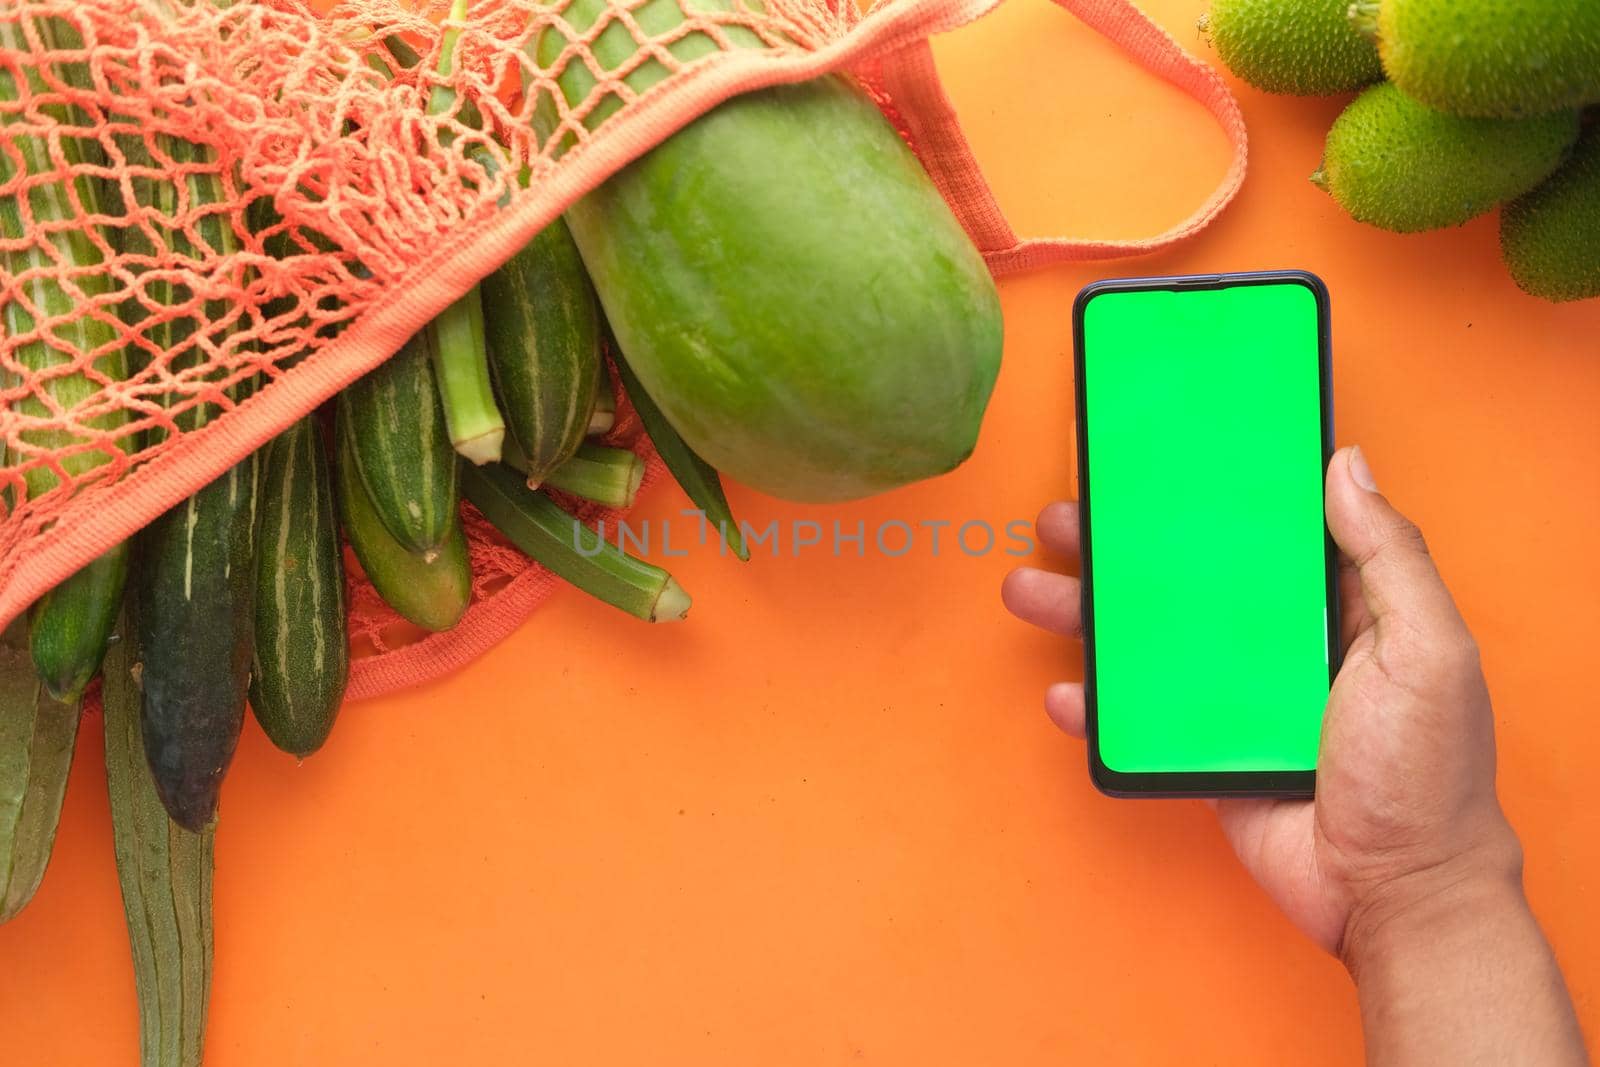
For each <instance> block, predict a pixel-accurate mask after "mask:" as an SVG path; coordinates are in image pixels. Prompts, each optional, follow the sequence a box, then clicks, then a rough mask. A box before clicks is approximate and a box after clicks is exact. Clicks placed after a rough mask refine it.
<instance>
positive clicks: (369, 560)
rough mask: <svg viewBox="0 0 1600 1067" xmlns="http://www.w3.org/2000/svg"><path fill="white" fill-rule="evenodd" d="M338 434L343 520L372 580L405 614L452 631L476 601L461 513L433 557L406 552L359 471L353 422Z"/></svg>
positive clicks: (422, 624) (338, 492)
mask: <svg viewBox="0 0 1600 1067" xmlns="http://www.w3.org/2000/svg"><path fill="white" fill-rule="evenodd" d="M334 436H335V438H336V443H337V448H336V455H335V457H334V477H335V479H336V481H337V486H336V489H335V493H334V496H335V497H336V498H337V499H338V502H339V520H340V522H341V523H342V524H343V526H344V532H345V536H346V537H348V538H349V539H350V547H351V548H352V549H353V550H354V551H355V554H356V559H357V560H359V561H360V562H361V569H362V570H363V571H365V572H366V575H367V579H368V580H369V581H371V582H372V585H373V588H375V589H376V590H377V591H378V595H379V596H381V597H383V599H384V601H385V602H386V603H387V604H388V605H389V606H390V607H391V608H394V610H395V611H397V612H399V613H400V615H401V617H402V618H404V619H406V620H407V621H409V622H412V623H415V624H416V625H418V626H420V627H422V628H423V629H425V630H432V631H434V632H436V633H437V632H440V631H443V630H448V629H450V628H451V627H452V626H454V625H455V624H456V623H458V622H460V621H461V616H462V615H464V614H466V611H467V606H468V604H470V603H471V601H472V563H471V560H469V559H468V557H467V539H466V535H465V534H463V533H462V530H461V521H460V519H459V517H458V518H457V519H456V521H455V523H454V524H453V525H452V526H451V527H450V533H449V536H447V537H446V538H445V540H444V543H443V544H441V545H440V546H439V548H438V549H437V550H436V551H435V552H434V553H433V556H432V558H431V559H430V558H427V557H425V556H423V555H422V554H420V553H417V552H409V551H407V550H406V547H405V546H404V545H402V544H401V543H400V542H398V541H396V540H395V539H394V538H393V537H392V536H390V534H389V531H388V529H387V528H385V527H384V525H383V522H382V520H381V519H379V518H378V512H377V508H376V507H375V506H374V505H373V503H372V499H371V498H370V497H369V496H367V491H366V487H365V486H363V485H362V484H361V479H360V477H359V476H358V475H357V474H356V471H355V461H354V459H353V452H354V448H353V446H352V445H351V443H350V431H349V426H348V424H347V423H345V422H344V421H343V420H342V419H341V420H340V422H339V426H338V430H337V432H336V433H335V435H334Z"/></svg>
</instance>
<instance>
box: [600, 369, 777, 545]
mask: <svg viewBox="0 0 1600 1067" xmlns="http://www.w3.org/2000/svg"><path fill="white" fill-rule="evenodd" d="M612 351H613V352H615V353H616V365H617V377H619V378H621V379H622V386H623V388H624V389H625V390H626V391H627V394H628V401H629V402H630V403H631V404H633V410H634V411H636V412H638V414H639V421H640V422H641V423H642V424H643V425H644V431H645V433H647V434H649V435H650V443H651V444H653V445H655V446H656V455H658V456H660V457H661V462H662V463H664V464H666V467H667V470H668V471H670V472H671V473H672V477H673V479H674V480H675V481H676V482H677V483H678V486H679V488H681V489H682V490H683V491H684V493H685V495H687V496H688V497H689V502H690V503H692V504H693V505H694V506H695V507H697V508H699V509H700V514H701V515H703V516H704V517H705V521H706V522H708V523H710V524H711V525H713V526H715V527H716V528H717V530H718V532H719V533H721V535H722V542H723V544H725V545H727V546H728V547H729V548H731V549H732V550H733V554H734V555H735V556H738V557H739V558H740V559H742V560H748V559H749V558H750V549H749V547H748V546H747V545H746V544H745V543H744V531H742V530H740V529H739V523H738V522H737V521H735V520H734V517H733V510H732V509H731V508H729V507H728V497H727V495H726V494H724V493H723V491H722V478H721V477H720V476H719V475H718V474H717V471H716V468H714V467H712V466H711V464H709V463H707V462H706V461H705V460H703V459H701V458H700V457H699V456H698V455H696V454H695V451H694V449H692V448H690V447H689V446H688V445H687V444H685V443H684V440H683V438H681V437H679V436H678V431H677V430H674V429H673V428H672V423H670V422H668V421H667V417H666V416H665V415H663V414H661V409H660V408H658V407H656V402H655V401H654V400H651V399H650V394H649V393H647V392H645V390H644V386H642V385H640V384H639V378H638V376H637V375H635V374H634V373H633V371H632V369H631V368H629V366H628V361H627V359H626V358H625V357H624V356H623V354H622V353H621V352H620V351H618V350H617V348H616V346H615V345H613V346H612Z"/></svg>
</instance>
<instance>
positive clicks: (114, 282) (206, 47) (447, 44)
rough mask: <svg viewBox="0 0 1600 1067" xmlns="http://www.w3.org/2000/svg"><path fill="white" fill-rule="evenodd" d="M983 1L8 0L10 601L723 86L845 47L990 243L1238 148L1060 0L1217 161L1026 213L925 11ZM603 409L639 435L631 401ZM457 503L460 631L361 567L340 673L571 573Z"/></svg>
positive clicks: (387, 680) (2, 543)
mask: <svg viewBox="0 0 1600 1067" xmlns="http://www.w3.org/2000/svg"><path fill="white" fill-rule="evenodd" d="M998 2H999V0H883V2H881V3H879V4H878V5H876V6H874V7H871V8H870V9H868V10H866V11H861V10H859V9H858V8H857V7H856V6H855V4H854V3H853V2H851V0H553V2H551V3H548V4H538V3H534V2H532V0H481V2H478V3H475V4H473V6H472V7H471V10H470V15H467V16H465V17H464V16H463V14H462V9H461V8H460V7H457V8H455V9H454V10H453V11H452V9H451V7H450V5H449V4H447V3H444V2H430V0H418V3H417V5H416V6H415V7H412V6H407V5H403V4H401V3H398V2H396V0H347V2H345V3H340V4H337V5H335V6H334V7H332V9H331V10H329V11H326V12H324V13H319V12H317V11H315V10H313V9H312V8H311V7H308V6H306V5H305V4H302V3H297V2H294V0H255V2H245V0H240V2H233V3H227V2H222V0H0V324H3V330H4V333H3V336H0V445H3V448H4V464H3V466H0V624H4V623H6V622H8V621H9V620H11V619H13V618H15V617H16V616H17V615H18V614H19V613H20V612H21V611H23V610H24V609H25V608H26V607H27V606H28V604H30V603H31V602H32V601H34V600H35V599H37V598H38V597H39V596H40V595H41V594H43V593H44V592H45V591H47V590H48V589H50V588H52V587H53V586H54V585H55V584H57V583H58V582H60V581H61V580H63V579H65V578H66V577H68V576H70V575H71V574H73V573H74V572H76V571H77V570H78V569H79V568H81V567H82V566H84V565H85V564H86V563H88V562H89V561H91V560H93V559H95V558H96V557H98V556H99V555H101V554H102V553H103V552H105V551H107V550H108V549H110V548H112V547H113V546H115V545H117V544H118V543H120V542H121V541H123V540H124V539H126V538H127V537H129V536H130V535H132V534H133V533H134V532H136V531H137V530H139V529H140V528H141V527H143V526H144V525H145V524H147V523H148V522H150V521H151V520H152V519H154V518H156V517H157V516H159V515H160V514H162V513H163V512H165V511H166V510H167V509H169V508H171V507H172V506H173V505H175V504H177V503H178V502H179V501H181V500H183V499H184V498H186V497H188V496H189V495H191V494H192V493H194V492H195V491H196V490H197V489H199V488H201V487H203V486H204V485H206V484H208V483H209V482H211V481H212V480H213V479H215V478H216V477H218V476H219V475H220V474H222V473H223V472H224V471H226V470H228V469H229V468H230V467H231V466H233V465H234V464H235V463H237V462H238V461H239V460H240V459H242V458H244V457H245V456H247V455H248V454H249V453H250V452H251V451H252V450H254V449H256V448H259V447H260V446H261V445H262V444H264V443H265V442H266V441H268V440H269V439H270V438H272V437H273V436H274V435H275V434H277V433H278V432H280V431H282V430H284V429H285V428H287V427H288V426H290V425H291V424H292V423H294V422H295V421H296V420H297V419H299V418H301V417H302V416H304V415H306V414H307V413H309V412H311V411H313V410H314V409H316V408H317V407H318V406H319V405H320V404H322V403H323V402H324V401H326V400H328V399H329V398H330V397H332V396H333V395H334V394H335V393H337V392H338V391H339V390H340V389H341V388H343V387H344V386H345V385H347V384H349V383H350V382H352V381H354V380H355V379H356V378H358V377H360V376H361V375H363V374H364V373H366V372H367V371H369V370H371V369H372V368H373V367H375V366H376V365H378V364H379V363H380V362H382V361H383V360H384V359H385V358H387V357H388V356H389V355H390V354H392V353H393V352H394V351H395V350H397V349H398V348H399V347H400V346H401V345H402V344H403V343H404V342H405V340H406V339H407V338H408V337H410V336H411V335H412V334H413V333H415V332H416V331H417V330H418V329H420V328H421V327H422V326H423V325H424V324H425V323H427V322H428V321H429V320H430V319H432V318H433V317H434V316H435V315H437V314H438V313H439V312H440V311H441V310H442V309H444V308H445V307H446V306H447V305H449V304H450V303H451V302H452V301H453V300H455V299H456V298H457V297H459V296H460V295H461V294H463V293H465V292H466V291H467V290H469V289H470V288H471V287H472V286H473V285H474V284H475V283H476V282H477V281H478V280H479V279H481V278H483V277H484V276H486V275H487V274H489V273H490V272H491V271H493V270H494V269H495V268H497V267H498V266H499V265H500V264H502V263H503V262H505V261H506V260H507V259H508V258H510V257H511V256H512V255H513V254H514V253H515V252H516V251H517V250H518V249H519V248H521V247H522V246H523V245H524V244H526V243H527V242H528V241H529V240H530V239H531V238H532V237H533V236H534V235H535V234H536V233H538V232H539V231H540V230H541V229H543V228H544V227H545V226H546V225H548V224H549V223H550V222H551V221H553V220H554V219H556V218H557V217H558V216H559V215H560V214H561V213H562V212H563V211H564V210H565V209H566V208H567V207H568V206H569V205H571V204H572V203H573V202H574V201H575V200H577V199H578V198H580V197H582V196H583V195H584V194H585V193H586V192H587V191H589V190H590V189H593V188H594V187H595V186H597V185H599V184H600V183H601V182H603V181H604V180H605V179H606V178H607V177H608V176H609V175H610V174H612V173H613V172H615V171H616V170H618V169H619V168H621V167H623V166H624V165H626V164H627V163H628V162H629V161H630V160H632V159H634V158H636V157H638V156H639V155H641V154H642V153H645V152H647V151H649V150H650V149H651V148H652V147H653V146H654V145H656V144H658V143H660V142H661V141H663V140H664V139H666V138H668V137H670V136H672V134H673V133H674V132H675V131H676V130H678V129H679V128H681V127H682V126H684V125H685V124H687V123H689V122H691V121H693V120H694V119H695V118H696V117H697V116H698V115H700V114H702V113H704V112H706V111H707V110H709V109H711V108H713V107H715V106H716V105H717V104H718V103H720V102H721V101H723V100H726V99H727V98H729V97H730V96H733V95H734V94H737V93H743V92H750V91H755V90H759V89H761V88H763V87H767V86H772V85H777V84H781V83H790V82H797V81H802V80H805V79H809V78H813V77H817V76H820V75H823V74H827V73H832V72H840V73H843V74H845V75H847V76H849V77H852V78H854V79H855V80H856V81H857V82H858V83H859V84H860V85H861V87H862V88H864V89H865V90H866V91H867V92H868V93H869V94H870V96H871V97H872V99H873V100H874V101H875V102H876V103H877V104H878V105H879V107H880V108H881V109H882V110H883V112H884V113H885V114H886V115H887V116H888V118H889V119H890V120H891V121H892V122H893V124H894V125H895V126H896V128H897V129H899V131H900V132H901V133H902V134H903V135H904V136H905V138H906V139H907V140H908V142H909V143H910V144H911V146H912V148H913V149H914V150H915V151H916V153H917V154H918V156H919V158H920V159H921V160H922V162H923V164H924V166H925V167H926V169H927V170H928V172H929V173H930V175H931V176H932V178H933V180H934V182H935V184H936V185H937V186H938V188H939V190H940V192H941V193H942V194H943V195H944V196H945V198H946V200H947V201H948V202H949V203H950V205H951V206H952V208H953V209H954V211H955V213H956V215H957V217H958V218H959V219H960V221H961V223H962V225H963V226H964V228H965V229H966V230H967V232H968V234H969V235H970V236H971V238H972V239H973V241H974V243H975V244H976V245H977V247H978V249H979V250H980V251H981V252H982V253H983V254H984V256H985V258H986V260H987V262H988V263H989V265H990V268H991V270H992V271H994V272H995V273H997V274H999V273H1004V272H1008V271H1014V270H1021V269H1027V268H1032V267H1037V266H1042V265H1045V264H1049V263H1052V262H1059V261H1063V260H1071V259H1095V258H1112V257H1117V256H1125V255H1134V254H1140V253H1145V252H1149V251H1153V250H1156V249H1159V248H1161V247H1164V246H1165V245H1168V244H1171V243H1174V242H1176V241H1180V240H1182V239H1184V238H1185V237H1188V236H1190V235H1192V234H1193V233H1195V232H1197V231H1199V230H1200V229H1202V228H1203V227H1204V226H1206V225H1207V224H1208V223H1209V222H1210V221H1211V219H1212V218H1214V217H1215V215H1216V214H1217V213H1218V212H1220V211H1221V210H1222V208H1223V207H1224V206H1225V205H1226V204H1227V202H1228V201H1229V200H1230V199H1231V198H1232V196H1233V195H1234V193H1235V191H1236V190H1237V188H1238V186H1239V183H1240V182H1241V181H1242V179H1243V175H1244V167H1245V135H1244V125H1243V121H1242V118H1241V117H1240V114H1239V110H1238V107H1237V105H1236V104H1235V102H1234V100H1233V98H1232V96H1231V95H1230V94H1229V92H1228V90H1227V88H1226V86H1225V85H1224V83H1223V82H1222V81H1221V79H1220V78H1219V77H1218V76H1217V75H1216V74H1215V73H1214V72H1213V71H1212V70H1211V69H1210V68H1209V67H1207V66H1206V65H1205V64H1203V63H1201V62H1199V61H1198V60H1196V59H1194V58H1193V57H1191V56H1189V55H1187V54H1186V53H1185V52H1184V51H1183V50H1182V49H1181V48H1180V47H1179V46H1178V44H1177V43H1176V42H1175V41H1173V40H1172V38H1171V37H1169V36H1168V35H1167V34H1166V33H1164V32H1163V31H1162V30H1160V29H1159V28H1158V27H1156V26H1155V25H1154V24H1153V23H1151V22H1150V21H1149V20H1148V19H1147V18H1146V17H1145V16H1144V15H1143V14H1142V13H1141V12H1139V11H1138V9H1137V8H1135V7H1133V6H1132V5H1131V4H1130V3H1128V2H1126V0H1058V2H1059V3H1060V4H1061V6H1062V7H1064V8H1066V9H1067V10H1068V11H1070V12H1072V13H1073V14H1075V15H1077V16H1078V17H1079V18H1082V19H1083V20H1084V21H1086V22H1087V23H1089V24H1090V25H1091V26H1093V27H1094V28H1095V29H1096V30H1098V31H1100V32H1101V33H1103V34H1105V35H1107V36H1108V37H1110V38H1111V39H1112V40H1114V41H1116V42H1117V43H1118V44H1120V45H1121V46H1122V47H1123V48H1124V49H1125V50H1126V51H1127V52H1128V53H1129V54H1130V56H1131V57H1132V58H1134V59H1135V60H1136V61H1137V62H1139V63H1140V64H1141V65H1143V66H1144V67H1146V68H1147V69H1149V70H1150V71H1151V72H1153V73H1154V74H1156V75H1158V76H1160V77H1162V78H1165V79H1166V80H1168V81H1170V82H1172V83H1173V84H1175V85H1177V86H1178V87H1179V88H1181V89H1182V90H1184V91H1185V92H1188V93H1189V94H1191V95H1193V96H1194V97H1195V98H1196V99H1198V100H1200V101H1201V102H1202V103H1203V104H1204V105H1205V106H1206V107H1207V108H1208V109H1209V110H1210V111H1211V113H1212V114H1213V115H1214V116H1215V118H1216V119H1217V121H1218V122H1219V123H1220V124H1221V125H1222V126H1223V128H1224V130H1225V131H1226V132H1227V134H1228V136H1229V137H1230V139H1231V140H1232V142H1233V145H1234V159H1233V164H1232V166H1231V168H1230V170H1229V171H1228V173H1227V175H1226V176H1225V178H1224V179H1223V181H1222V183H1221V185H1220V186H1219V187H1218V189H1217V190H1216V191H1215V192H1214V193H1213V194H1212V196H1211V197H1210V199H1209V200H1208V201H1207V202H1206V203H1205V204H1204V205H1202V206H1201V207H1200V208H1199V209H1198V210H1197V211H1196V212H1195V214H1194V215H1192V216H1191V217H1190V218H1189V219H1188V220H1186V221H1185V222H1184V223H1182V224H1180V225H1179V226H1177V227H1174V228H1173V229H1172V230H1170V231H1168V232H1167V233H1164V234H1161V235H1159V236H1157V237H1154V238H1151V239H1148V240H1143V241H1074V240H1067V239H1022V238H1019V237H1018V236H1017V235H1016V234H1015V233H1014V232H1013V231H1012V230H1011V228H1010V227H1009V226H1008V225H1007V223H1006V221H1005V218H1004V216H1003V215H1002V213H1001V212H1000V210H999V208H998V206H997V205H996V203H995V201H994V198H993V197H992V195H991V194H990V192H989V189H988V186H987V185H986V184H985V182H984V180H983V177H982V174H981V173H980V171H979V170H978V167H977V165H976V164H975V162H974V161H973V159H972V155H971V153H970V151H969V149H968V147H967V143H966V141H965V138H964V137H963V135H962V133H961V129H960V126H959V124H958V122H957V121H956V117H955V114H954V111H953V110H952V108H951V107H950V104H949V102H948V100H947V99H946V97H945V95H944V93H943V91H942V89H941V87H940V85H939V81H938V77H937V75H936V73H935V71H934V66H933V60H932V53H931V50H930V49H929V47H928V44H927V38H928V37H929V35H931V34H935V33H939V32H942V31H946V30H949V29H952V28H955V27H957V26H960V25H962V24H964V23H966V22H968V21H970V20H972V19H974V18H976V17H978V16H979V15H982V14H983V13H985V12H986V11H988V10H989V9H990V8H992V7H993V6H994V5H995V4H997V3H998ZM408 53H410V55H409V59H407V58H402V57H404V56H406V55H407V54H408ZM574 85H577V86H587V93H586V94H585V93H582V92H579V93H574V92H573V91H572V87H573V86H574ZM564 89H565V92H564V91H563V90H564ZM612 440H613V442H614V443H620V444H624V445H627V446H630V447H633V448H635V449H636V450H638V451H639V452H640V453H641V454H644V455H647V456H648V454H649V445H648V441H647V440H646V439H645V438H644V437H643V435H642V433H640V431H639V428H638V423H637V420H636V419H633V418H630V417H628V415H627V412H626V406H625V405H623V407H622V408H621V410H620V411H619V419H618V426H617V429H616V430H615V431H614V432H613V435H612ZM660 470H661V468H660V465H659V464H658V463H656V462H655V461H654V460H653V459H652V460H651V461H650V462H649V463H648V465H647V471H648V474H647V482H646V484H647V485H648V484H649V482H650V481H654V480H656V479H657V478H658V477H659V475H660ZM607 514H609V513H605V512H602V511H600V510H598V509H594V508H589V509H586V510H582V511H580V515H581V517H583V518H586V519H590V520H593V519H595V518H599V517H602V516H603V515H607ZM467 520H468V521H467V526H468V530H469V534H470V537H471V540H472V555H473V562H474V565H475V570H476V579H475V599H474V603H473V606H472V608H471V609H470V610H469V612H468V614H467V616H466V617H465V619H464V620H463V621H462V622H461V623H460V624H459V625H458V626H457V627H456V628H455V629H454V630H452V631H450V632H448V633H445V634H439V635H433V636H430V637H428V638H426V639H425V640H422V641H420V642H414V643H409V644H400V643H397V642H394V641H392V640H390V639H389V638H387V637H386V636H385V635H386V634H387V633H388V632H389V628H390V625H391V624H392V623H393V622H394V621H395V616H393V615H392V614H391V613H389V612H388V610H387V609H386V608H385V607H384V606H383V605H382V604H381V602H380V601H379V600H378V599H377V597H376V596H375V595H374V594H373V593H372V592H371V591H370V589H367V588H365V587H364V586H362V585H361V583H360V582H359V581H358V582H357V583H356V585H357V588H356V589H355V591H354V595H353V596H352V598H351V605H352V619H351V630H352V634H353V635H355V636H356V637H357V638H358V640H360V641H361V642H362V644H363V645H364V646H365V647H366V649H367V651H368V652H369V654H368V655H365V656H364V657H363V658H361V659H359V660H358V661H357V662H356V664H355V667H354V670H353V673H352V678H351V689H350V694H351V695H352V696H370V695H374V694H377V693H381V692H385V691H388V690H390V689H393V688H396V687H399V686H402V685H407V684H413V683H416V682H420V681H424V680H427V679H429V678H432V677H436V676H438V675H440V674H443V673H445V672H448V671H450V670H453V669H454V668H456V667H458V666H459V665H461V664H462V663H464V662H465V661H467V660H468V659H470V658H471V657H472V656H474V655H477V654H478V653H480V652H482V651H483V650H484V649H485V648H487V647H488V646H489V645H490V644H492V643H493V642H494V641H496V640H498V639H500V638H501V637H502V636H504V635H505V634H506V633H508V632H509V631H510V629H512V628H513V627H514V626H515V625H516V624H517V623H518V622H520V621H521V620H522V619H524V618H525V617H526V616H527V615H528V613H529V612H531V611H532V610H533V609H534V608H535V607H536V606H537V604H538V603H539V601H540V600H541V599H542V598H543V597H544V596H545V595H547V594H548V593H549V592H550V591H551V589H552V588H553V587H554V585H555V581H554V579H553V578H552V577H551V576H550V575H549V574H547V573H545V572H544V571H542V570H541V569H540V568H538V567H537V566H535V565H533V564H532V563H531V562H530V561H529V560H527V559H526V558H525V557H523V556H521V555H520V554H518V553H516V552H515V551H514V550H511V549H509V548H507V547H505V546H504V545H503V543H500V542H498V541H496V540H495V539H494V538H492V537H491V536H490V535H489V533H488V532H487V530H486V528H485V525H484V524H483V523H482V521H481V520H480V519H478V518H476V517H475V516H474V515H473V514H471V513H470V510H469V513H468V515H467Z"/></svg>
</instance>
